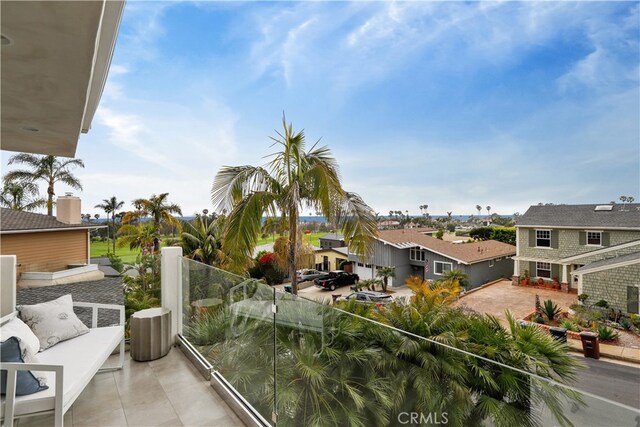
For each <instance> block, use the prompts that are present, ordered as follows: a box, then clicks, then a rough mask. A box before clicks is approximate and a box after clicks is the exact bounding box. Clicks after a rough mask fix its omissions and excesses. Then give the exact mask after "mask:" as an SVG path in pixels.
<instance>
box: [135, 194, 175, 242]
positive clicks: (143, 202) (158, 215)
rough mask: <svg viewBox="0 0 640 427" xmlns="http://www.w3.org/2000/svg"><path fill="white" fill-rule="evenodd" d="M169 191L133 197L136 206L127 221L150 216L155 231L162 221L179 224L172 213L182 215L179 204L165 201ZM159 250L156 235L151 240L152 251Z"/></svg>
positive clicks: (158, 228) (158, 240)
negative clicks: (143, 197)
mask: <svg viewBox="0 0 640 427" xmlns="http://www.w3.org/2000/svg"><path fill="white" fill-rule="evenodd" d="M168 196H169V193H161V194H158V195H157V196H156V195H155V194H152V195H151V197H149V198H148V199H135V200H134V201H133V202H132V203H133V205H134V206H135V207H136V211H135V212H131V213H130V214H131V215H130V216H129V217H128V218H127V221H131V220H132V219H140V218H141V217H143V216H150V217H151V218H152V220H153V225H154V227H155V228H156V230H157V232H159V230H160V225H161V224H162V223H165V224H169V225H172V226H174V225H179V224H180V222H179V221H178V220H177V219H176V217H174V216H173V215H172V214H178V215H182V210H181V209H180V206H178V205H177V204H175V203H169V202H167V197H168ZM159 250H160V239H159V237H158V236H157V235H156V237H155V240H154V242H153V252H158V251H159Z"/></svg>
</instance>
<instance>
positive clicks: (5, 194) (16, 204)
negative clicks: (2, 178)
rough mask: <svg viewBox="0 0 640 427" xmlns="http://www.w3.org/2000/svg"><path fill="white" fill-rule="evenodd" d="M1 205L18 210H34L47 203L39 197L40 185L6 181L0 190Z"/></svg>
mask: <svg viewBox="0 0 640 427" xmlns="http://www.w3.org/2000/svg"><path fill="white" fill-rule="evenodd" d="M0 205H1V206H4V207H6V208H9V209H14V210H17V211H33V210H36V209H38V208H42V207H44V206H46V205H47V200H46V199H43V198H42V197H38V186H37V185H36V184H34V183H32V182H24V183H19V182H10V181H8V182H5V184H4V186H3V187H2V191H1V192H0Z"/></svg>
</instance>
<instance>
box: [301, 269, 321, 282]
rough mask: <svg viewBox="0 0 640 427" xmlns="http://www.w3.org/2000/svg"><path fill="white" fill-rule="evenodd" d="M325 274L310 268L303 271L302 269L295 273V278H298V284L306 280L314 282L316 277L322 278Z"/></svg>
mask: <svg viewBox="0 0 640 427" xmlns="http://www.w3.org/2000/svg"><path fill="white" fill-rule="evenodd" d="M326 274H327V273H323V272H321V271H318V270H314V269H312V268H305V269H302V270H298V271H297V272H296V276H297V278H298V283H300V282H306V281H308V280H314V279H317V278H318V277H322V276H324V275H326Z"/></svg>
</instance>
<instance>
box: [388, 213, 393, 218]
mask: <svg viewBox="0 0 640 427" xmlns="http://www.w3.org/2000/svg"><path fill="white" fill-rule="evenodd" d="M392 218H393V211H389V219H392Z"/></svg>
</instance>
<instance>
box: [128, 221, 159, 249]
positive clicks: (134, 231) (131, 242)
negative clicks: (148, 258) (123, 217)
mask: <svg viewBox="0 0 640 427" xmlns="http://www.w3.org/2000/svg"><path fill="white" fill-rule="evenodd" d="M118 236H120V237H119V238H118V247H121V248H122V247H125V246H128V247H129V249H140V251H141V253H142V255H143V256H144V255H150V254H152V253H154V249H155V246H154V245H155V242H156V241H157V240H158V229H157V228H156V226H155V225H154V224H153V223H151V222H147V223H145V224H139V225H132V224H126V225H123V226H122V227H120V230H118Z"/></svg>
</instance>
